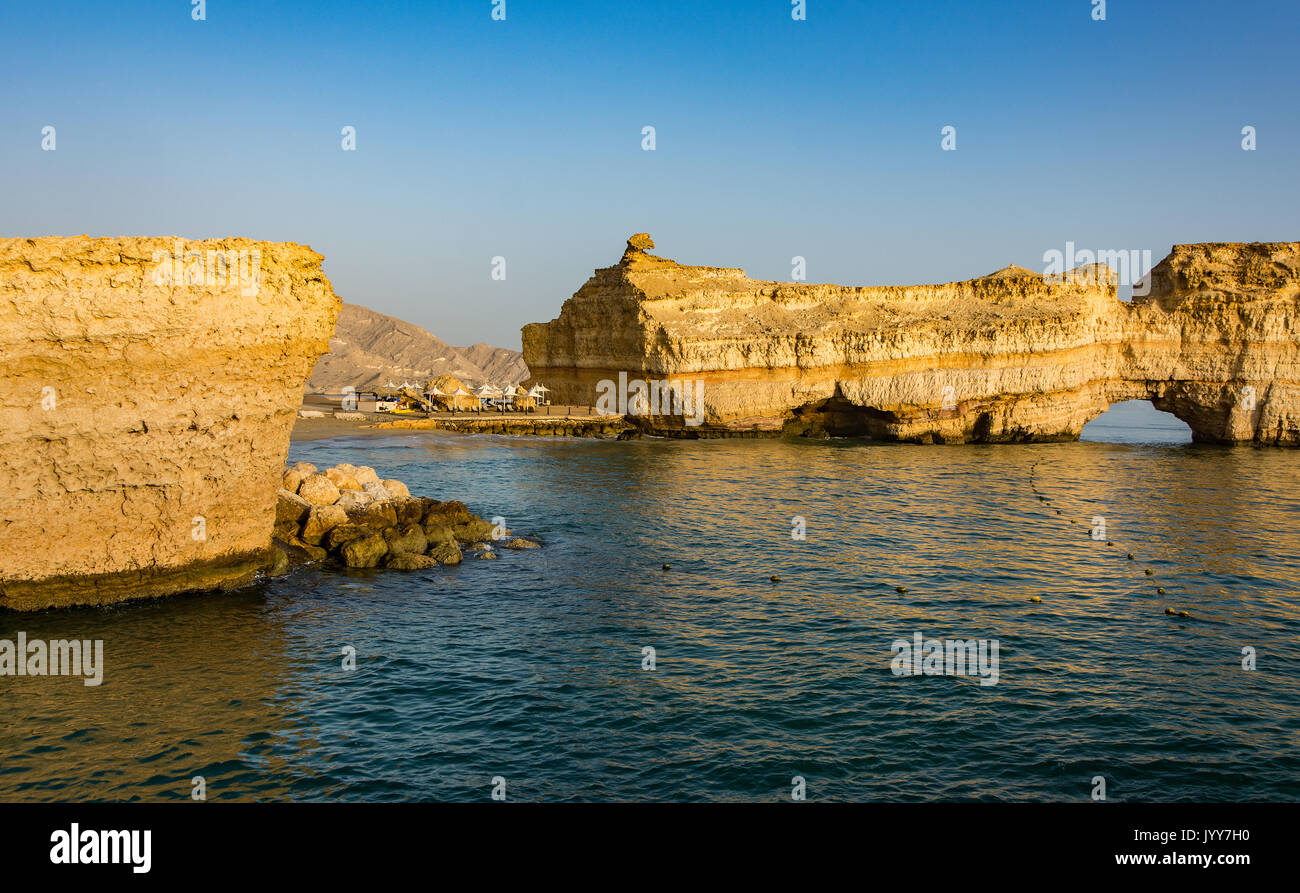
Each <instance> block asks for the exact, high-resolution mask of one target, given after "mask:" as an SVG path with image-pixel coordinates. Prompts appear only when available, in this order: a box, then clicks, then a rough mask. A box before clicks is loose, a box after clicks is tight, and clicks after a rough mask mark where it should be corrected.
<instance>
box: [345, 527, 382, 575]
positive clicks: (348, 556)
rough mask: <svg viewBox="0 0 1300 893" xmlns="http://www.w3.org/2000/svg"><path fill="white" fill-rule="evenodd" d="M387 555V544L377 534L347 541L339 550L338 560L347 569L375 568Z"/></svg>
mask: <svg viewBox="0 0 1300 893" xmlns="http://www.w3.org/2000/svg"><path fill="white" fill-rule="evenodd" d="M387 554H388V543H386V542H384V538H383V536H382V535H380V534H378V533H368V534H366V535H365V536H361V537H357V538H356V539H351V540H348V541H347V542H346V543H344V544H343V546H342V547H341V548H340V549H339V558H340V559H342V561H343V563H344V564H346V565H347V566H348V567H375V566H376V565H378V564H379V560H380V559H381V558H383V557H384V556H385V555H387Z"/></svg>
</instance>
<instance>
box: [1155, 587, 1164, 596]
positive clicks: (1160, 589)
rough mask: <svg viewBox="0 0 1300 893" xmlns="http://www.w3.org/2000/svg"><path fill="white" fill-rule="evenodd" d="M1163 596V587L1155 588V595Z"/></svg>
mask: <svg viewBox="0 0 1300 893" xmlns="http://www.w3.org/2000/svg"><path fill="white" fill-rule="evenodd" d="M1164 594H1165V590H1164V587H1162V586H1157V587H1156V595H1164Z"/></svg>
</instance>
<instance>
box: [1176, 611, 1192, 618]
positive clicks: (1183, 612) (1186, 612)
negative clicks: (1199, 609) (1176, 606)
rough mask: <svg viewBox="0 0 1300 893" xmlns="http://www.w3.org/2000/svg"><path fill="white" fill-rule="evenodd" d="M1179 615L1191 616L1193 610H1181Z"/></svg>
mask: <svg viewBox="0 0 1300 893" xmlns="http://www.w3.org/2000/svg"><path fill="white" fill-rule="evenodd" d="M1178 616H1179V617H1191V616H1192V615H1191V612H1190V611H1179V612H1178Z"/></svg>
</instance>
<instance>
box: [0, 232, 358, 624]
mask: <svg viewBox="0 0 1300 893" xmlns="http://www.w3.org/2000/svg"><path fill="white" fill-rule="evenodd" d="M177 253H179V255H180V256H179V261H180V262H179V263H174V262H173V261H174V259H175V255H176V254H177ZM321 259H322V258H321V256H320V255H318V254H316V253H315V252H313V251H312V250H311V249H310V248H306V247H303V246H301V245H294V244H289V243H268V242H253V241H249V240H247V239H229V240H223V241H206V242H186V243H180V242H178V241H175V240H172V239H147V238H127V239H92V238H87V237H84V236H83V237H79V238H69V239H64V238H42V239H0V366H2V367H3V369H4V375H3V376H2V377H0V478H3V480H4V482H5V484H4V487H3V488H0V607H4V608H15V609H33V608H44V607H53V606H61V605H76V604H104V603H108V602H114V601H121V600H123V599H128V598H141V597H149V596H157V595H167V594H170V593H174V592H181V591H185V590H192V589H216V588H229V587H233V586H238V585H242V584H244V583H247V582H249V581H251V580H252V579H253V577H254V576H255V574H256V573H257V571H258V570H260V569H261V568H262V567H263V566H264V565H265V564H266V562H267V560H268V558H269V556H270V544H271V543H270V540H271V529H272V526H273V524H274V523H275V506H276V490H277V489H278V488H279V486H280V476H281V473H282V470H283V465H284V460H285V457H286V455H287V454H288V449H289V434H290V430H291V428H292V425H293V418H294V414H295V411H296V410H297V408H298V406H299V404H300V401H301V395H302V385H303V381H304V380H305V379H306V377H307V375H308V373H309V372H310V371H311V368H312V364H313V363H314V362H315V361H316V358H317V357H318V356H320V354H322V353H323V352H324V351H325V350H326V349H327V346H328V342H329V336H330V333H331V332H332V331H333V328H334V320H335V317H336V316H337V314H338V309H339V300H338V298H336V297H335V296H334V292H333V289H332V288H331V287H330V283H329V280H328V279H326V278H325V276H324V274H323V273H322V272H321Z"/></svg>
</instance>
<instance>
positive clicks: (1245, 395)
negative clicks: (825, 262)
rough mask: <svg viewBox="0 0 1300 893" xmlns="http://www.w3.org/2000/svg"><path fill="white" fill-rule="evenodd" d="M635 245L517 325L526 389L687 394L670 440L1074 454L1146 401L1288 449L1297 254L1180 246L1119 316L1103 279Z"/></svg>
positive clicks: (1205, 427)
mask: <svg viewBox="0 0 1300 893" xmlns="http://www.w3.org/2000/svg"><path fill="white" fill-rule="evenodd" d="M653 247H654V243H653V242H652V241H651V240H650V238H649V237H648V236H646V235H644V234H640V235H638V236H634V237H633V238H632V239H631V240H629V242H628V249H627V252H626V253H625V254H624V256H623V259H622V260H621V261H620V263H619V264H617V265H616V266H613V267H608V268H605V269H602V270H597V271H596V272H595V274H594V275H593V276H592V278H591V279H589V280H588V281H587V283H586V284H585V285H583V286H582V288H580V289H579V290H578V291H577V293H575V294H574V295H573V297H572V298H570V299H569V300H567V301H566V302H565V303H564V307H563V309H562V310H561V312H560V316H559V318H557V319H555V320H552V321H551V322H549V323H534V324H532V325H528V326H525V327H524V329H523V345H524V360H525V362H526V363H527V364H528V368H529V370H530V373H531V375H532V380H533V381H541V382H542V383H544V384H546V385H547V386H548V387H551V388H553V389H554V390H555V394H554V395H553V397H554V399H555V401H556V402H560V403H577V404H588V405H594V404H595V403H596V402H597V399H598V396H599V394H600V392H601V388H603V387H606V386H604V385H601V384H600V382H601V381H602V380H606V381H608V380H612V379H617V378H618V375H619V373H620V372H624V373H626V375H627V376H629V377H631V378H634V379H636V378H640V379H644V380H667V381H679V380H685V381H690V382H701V383H702V392H703V402H704V423H703V424H702V425H700V426H698V427H691V426H688V425H686V424H685V423H684V421H683V416H682V415H663V414H660V415H653V414H652V415H644V414H643V415H639V416H636V417H634V418H633V419H632V420H633V421H636V422H637V423H638V424H639V425H641V426H642V427H644V428H646V429H647V430H651V431H655V432H657V433H665V434H677V435H682V436H712V435H725V434H745V433H754V432H768V433H779V432H785V433H803V434H858V435H869V436H872V437H877V438H882V439H889V440H906V441H916V442H954V443H959V442H1029V441H1043V440H1071V439H1075V438H1077V437H1078V436H1079V433H1080V431H1081V430H1082V429H1083V426H1084V425H1085V424H1086V423H1087V422H1088V421H1089V420H1091V419H1092V418H1095V417H1096V416H1097V415H1100V414H1101V413H1102V412H1104V411H1105V410H1106V408H1107V407H1108V406H1109V405H1110V404H1111V403H1113V402H1116V401H1120V400H1130V399H1149V400H1151V401H1152V402H1153V403H1154V404H1155V405H1156V406H1157V407H1158V408H1160V409H1163V410H1166V411H1169V412H1172V413H1174V414H1175V415H1176V416H1178V417H1179V418H1181V419H1183V420H1184V421H1186V422H1187V423H1188V424H1189V426H1190V427H1191V428H1192V431H1193V433H1194V435H1195V437H1196V438H1197V439H1198V440H1201V441H1210V442H1222V443H1243V442H1255V443H1267V444H1284V445H1297V444H1300V392H1298V391H1297V388H1298V387H1300V385H1298V384H1297V383H1298V382H1300V319H1298V316H1300V313H1298V312H1297V311H1298V310H1300V243H1295V242H1289V243H1272V244H1250V245H1246V244H1212V245H1180V246H1176V247H1175V248H1174V250H1173V253H1172V254H1170V256H1169V257H1167V258H1166V259H1165V260H1164V261H1162V262H1161V263H1160V264H1159V265H1157V267H1156V268H1155V269H1154V270H1153V271H1152V272H1151V277H1152V285H1151V289H1150V293H1149V295H1148V296H1147V297H1145V298H1138V299H1136V300H1135V301H1134V302H1133V303H1132V304H1125V303H1123V302H1121V301H1119V300H1118V299H1117V298H1116V296H1115V286H1114V285H1113V284H1112V283H1113V281H1114V276H1113V274H1112V273H1111V271H1110V270H1109V269H1108V268H1107V267H1104V266H1096V267H1087V268H1080V269H1079V270H1075V271H1073V272H1071V273H1068V274H1066V275H1064V276H1060V277H1052V278H1050V279H1045V278H1044V277H1043V276H1041V275H1039V274H1037V273H1034V272H1032V271H1030V270H1025V269H1021V268H1016V267H1010V268H1007V269H1005V270H1002V271H999V272H998V273H994V274H993V275H991V276H986V277H983V278H981V279H972V280H968V281H966V282H952V283H948V284H944V285H919V286H906V287H899V286H885V287H875V288H852V287H845V286H838V285H807V284H802V283H784V282H764V281H757V280H753V279H750V278H748V277H747V276H746V275H745V274H744V271H742V270H738V269H729V268H718V267H689V266H683V265H681V264H678V263H675V262H674V261H671V260H666V259H664V258H659V257H655V256H654V255H651V254H648V253H646V250H647V249H648V248H653Z"/></svg>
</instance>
